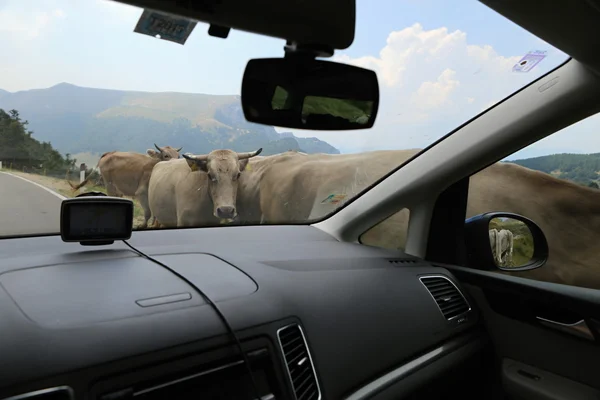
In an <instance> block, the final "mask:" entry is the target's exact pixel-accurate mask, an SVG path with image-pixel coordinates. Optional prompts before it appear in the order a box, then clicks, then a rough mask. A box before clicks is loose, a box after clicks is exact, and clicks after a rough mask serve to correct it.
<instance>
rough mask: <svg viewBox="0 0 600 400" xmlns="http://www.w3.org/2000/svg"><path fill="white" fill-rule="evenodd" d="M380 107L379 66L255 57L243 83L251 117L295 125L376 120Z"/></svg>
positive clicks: (362, 124) (360, 125)
mask: <svg viewBox="0 0 600 400" xmlns="http://www.w3.org/2000/svg"><path fill="white" fill-rule="evenodd" d="M378 107H379V84H378V81H377V75H376V74H375V72H373V71H371V70H368V69H364V68H359V67H354V66H351V65H347V64H338V63H334V62H329V61H323V60H306V59H304V60H293V59H286V58H267V59H256V60H250V61H249V62H248V65H247V66H246V71H245V73H244V80H243V83H242V108H243V110H244V116H245V117H246V119H247V120H248V121H249V122H255V123H259V124H265V125H274V126H281V127H287V128H295V129H312V130H350V129H367V128H370V127H372V126H373V123H374V122H375V116H376V114H377V109H378Z"/></svg>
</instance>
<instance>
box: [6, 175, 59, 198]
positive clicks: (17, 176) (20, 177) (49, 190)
mask: <svg viewBox="0 0 600 400" xmlns="http://www.w3.org/2000/svg"><path fill="white" fill-rule="evenodd" d="M0 173H2V174H6V175H10V176H14V177H15V178H19V179H23V180H24V181H25V182H29V183H31V184H34V185H35V186H38V187H40V188H42V189H44V190H45V191H46V192H48V193H51V194H53V195H55V196H56V197H58V198H59V199H61V200H66V199H67V197H65V196H63V195H62V194H60V193H57V192H55V191H54V190H52V189H50V188H47V187H46V186H44V185H40V184H39V183H37V182H34V181H30V180H29V179H27V178H23V177H22V176H19V175H15V174H11V173H10V172H5V171H0Z"/></svg>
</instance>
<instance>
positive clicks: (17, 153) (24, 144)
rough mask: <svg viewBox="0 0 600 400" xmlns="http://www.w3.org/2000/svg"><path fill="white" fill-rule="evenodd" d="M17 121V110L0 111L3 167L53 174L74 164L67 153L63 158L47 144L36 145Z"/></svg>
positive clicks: (24, 123) (35, 140) (31, 132)
mask: <svg viewBox="0 0 600 400" xmlns="http://www.w3.org/2000/svg"><path fill="white" fill-rule="evenodd" d="M28 125H29V122H27V121H26V120H23V119H21V116H20V115H19V112H18V111H17V110H14V109H13V110H10V111H8V112H6V111H4V110H2V109H0V161H2V163H3V165H2V167H3V168H10V169H15V170H21V171H26V172H38V173H43V174H47V175H54V174H56V173H60V174H61V175H62V174H64V173H65V171H66V170H67V169H68V168H70V167H72V166H73V164H74V161H73V159H72V158H71V157H70V155H69V154H67V155H66V156H65V157H63V156H62V155H61V154H60V153H59V152H58V151H56V149H54V148H53V147H52V145H51V144H50V143H48V142H40V141H39V140H37V139H36V138H35V137H34V136H33V135H34V132H33V131H31V130H29V128H28Z"/></svg>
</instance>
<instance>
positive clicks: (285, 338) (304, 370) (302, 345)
mask: <svg viewBox="0 0 600 400" xmlns="http://www.w3.org/2000/svg"><path fill="white" fill-rule="evenodd" d="M277 337H278V338H279V345H280V346H281V351H282V353H283V358H284V359H285V364H286V368H287V371H288V375H289V377H290V381H291V382H292V387H293V389H294V393H295V394H296V399H297V400H320V399H321V390H320V388H319V382H318V381H317V375H316V373H315V367H314V365H313V362H312V358H311V357H310V352H309V351H308V345H307V343H306V338H305V337H304V332H303V331H302V328H300V325H297V324H294V325H289V326H286V327H284V328H281V329H280V330H278V331H277Z"/></svg>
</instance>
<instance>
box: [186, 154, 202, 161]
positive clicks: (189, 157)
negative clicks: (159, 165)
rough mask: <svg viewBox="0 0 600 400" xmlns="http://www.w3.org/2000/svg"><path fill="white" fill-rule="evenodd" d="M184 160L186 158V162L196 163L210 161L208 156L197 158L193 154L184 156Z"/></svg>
mask: <svg viewBox="0 0 600 400" xmlns="http://www.w3.org/2000/svg"><path fill="white" fill-rule="evenodd" d="M182 155H183V158H185V159H186V160H194V161H207V160H208V154H203V155H201V156H195V155H193V154H189V153H186V154H182Z"/></svg>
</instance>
